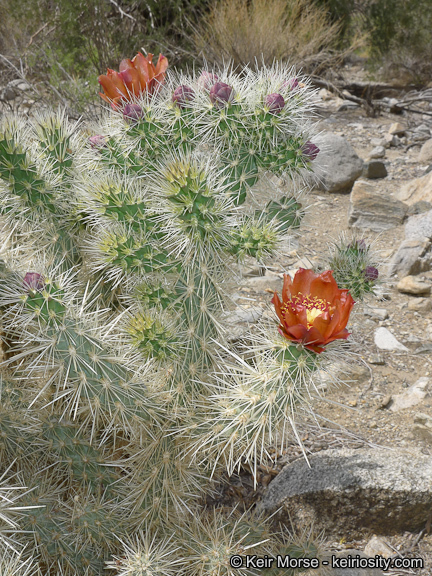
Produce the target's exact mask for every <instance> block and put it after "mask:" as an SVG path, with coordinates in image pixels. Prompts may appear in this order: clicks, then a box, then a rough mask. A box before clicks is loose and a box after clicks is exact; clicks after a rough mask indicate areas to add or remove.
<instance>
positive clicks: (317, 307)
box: [282, 292, 334, 330]
mask: <svg viewBox="0 0 432 576" xmlns="http://www.w3.org/2000/svg"><path fill="white" fill-rule="evenodd" d="M299 305H300V306H302V307H303V308H306V318H307V329H308V330H309V329H310V328H312V326H313V323H314V322H315V319H316V318H318V316H321V315H322V314H323V313H324V312H330V314H331V313H332V312H333V310H334V309H333V307H331V306H330V303H329V302H327V301H326V300H323V299H322V298H318V296H310V295H306V296H304V295H303V294H302V293H301V292H299V293H298V294H296V295H295V296H293V297H292V298H291V300H289V301H288V302H284V303H283V305H282V313H283V312H284V311H285V310H288V309H289V310H290V311H291V312H292V313H293V314H295V313H296V308H297V307H298V306H299Z"/></svg>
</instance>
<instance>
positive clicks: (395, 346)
mask: <svg viewBox="0 0 432 576" xmlns="http://www.w3.org/2000/svg"><path fill="white" fill-rule="evenodd" d="M374 341H375V345H376V346H377V348H379V349H380V350H399V351H400V352H408V348H407V347H406V346H404V345H403V344H401V343H400V342H399V341H398V340H397V339H396V338H395V336H393V334H392V333H391V332H390V330H387V328H384V327H383V326H381V327H380V328H377V329H376V330H375V336H374Z"/></svg>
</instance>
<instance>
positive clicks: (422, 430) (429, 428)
mask: <svg viewBox="0 0 432 576" xmlns="http://www.w3.org/2000/svg"><path fill="white" fill-rule="evenodd" d="M412 431H413V434H414V436H416V437H417V438H420V439H421V440H425V441H426V442H431V443H432V416H430V415H429V414H423V413H422V412H417V414H416V415H415V416H414V426H413V429H412Z"/></svg>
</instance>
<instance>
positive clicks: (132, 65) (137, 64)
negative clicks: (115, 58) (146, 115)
mask: <svg viewBox="0 0 432 576" xmlns="http://www.w3.org/2000/svg"><path fill="white" fill-rule="evenodd" d="M152 60H153V54H149V55H148V56H144V55H143V54H141V52H138V54H137V55H136V56H135V57H134V58H132V60H129V59H128V58H126V59H125V60H122V61H121V62H120V71H119V72H116V71H115V70H111V69H110V68H108V71H107V73H106V74H101V76H99V77H98V82H99V84H100V85H101V86H102V88H103V90H104V92H103V93H102V92H99V96H101V98H103V99H104V100H105V102H108V103H110V104H111V106H112V107H113V108H114V109H116V108H119V107H120V106H121V103H122V102H126V101H128V100H132V99H133V97H134V96H139V95H140V94H142V93H143V92H148V93H149V94H152V93H153V92H154V91H155V89H156V88H157V87H158V86H159V85H160V84H163V81H164V79H165V72H166V69H167V68H168V60H167V58H166V57H165V56H162V54H159V59H158V61H157V64H156V66H155V65H154V64H153V62H152Z"/></svg>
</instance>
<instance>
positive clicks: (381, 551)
mask: <svg viewBox="0 0 432 576" xmlns="http://www.w3.org/2000/svg"><path fill="white" fill-rule="evenodd" d="M364 553H365V554H367V555H368V556H371V557H372V558H374V557H375V556H376V555H377V554H378V556H384V558H390V557H391V556H393V550H392V549H391V548H390V546H389V545H388V544H387V543H386V542H385V541H384V540H383V539H382V538H380V537H379V536H376V535H375V534H374V535H373V536H372V538H371V539H370V540H369V542H368V543H367V544H366V546H365V549H364Z"/></svg>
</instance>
